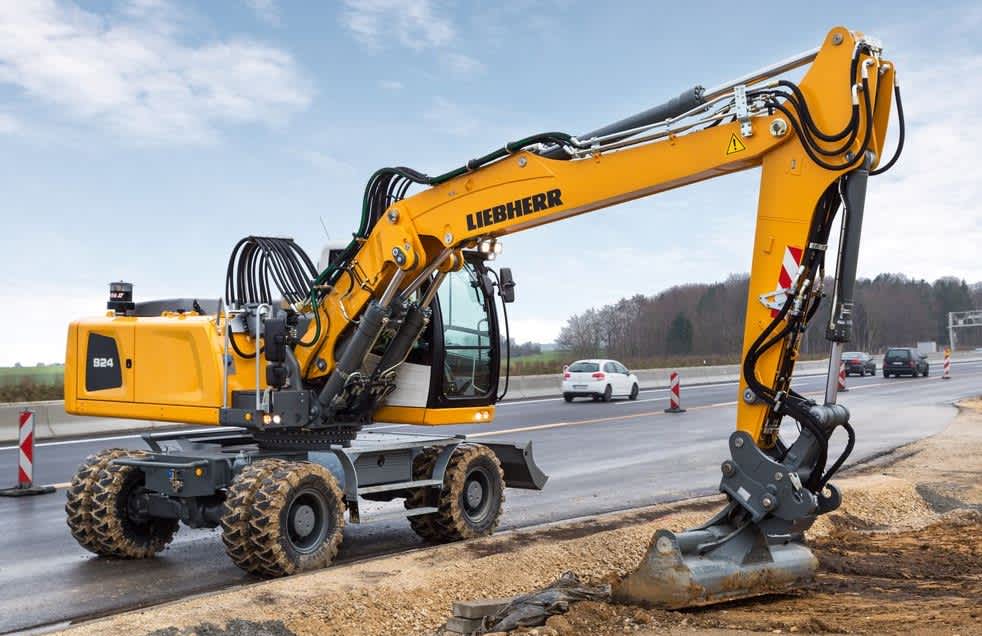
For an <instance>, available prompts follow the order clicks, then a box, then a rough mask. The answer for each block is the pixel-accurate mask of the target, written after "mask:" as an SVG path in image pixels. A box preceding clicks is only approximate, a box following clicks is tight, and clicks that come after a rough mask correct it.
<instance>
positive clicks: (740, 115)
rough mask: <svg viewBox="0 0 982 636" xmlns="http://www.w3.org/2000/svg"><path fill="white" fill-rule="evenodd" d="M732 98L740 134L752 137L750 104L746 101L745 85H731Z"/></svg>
mask: <svg viewBox="0 0 982 636" xmlns="http://www.w3.org/2000/svg"><path fill="white" fill-rule="evenodd" d="M733 99H734V101H735V103H736V117H737V120H739V122H740V134H741V135H742V136H744V137H753V135H754V129H753V126H752V125H751V124H750V106H749V104H748V103H747V87H746V85H744V84H738V85H737V86H734V87H733Z"/></svg>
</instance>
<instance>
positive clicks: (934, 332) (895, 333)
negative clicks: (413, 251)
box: [556, 274, 982, 364]
mask: <svg viewBox="0 0 982 636" xmlns="http://www.w3.org/2000/svg"><path fill="white" fill-rule="evenodd" d="M748 284H749V277H748V276H747V275H733V276H730V277H729V278H727V279H726V280H725V281H722V282H717V283H711V284H690V285H679V286H676V287H672V288H670V289H667V290H665V291H663V292H661V293H660V294H656V295H654V296H645V295H642V294H637V295H634V296H631V297H630V298H622V299H620V300H618V301H617V302H615V303H611V304H609V305H604V306H603V307H600V308H593V309H588V310H586V311H585V312H583V313H581V314H576V315H573V316H571V317H570V318H569V319H568V321H567V322H566V326H565V327H563V329H562V331H561V332H560V335H559V338H558V339H557V341H556V342H557V345H559V347H560V348H562V349H565V350H567V351H569V352H570V354H571V355H573V356H576V357H589V356H599V355H605V356H609V357H613V358H618V359H621V360H623V361H627V362H628V363H629V364H637V363H640V362H642V361H650V360H653V359H663V358H664V359H669V358H672V359H675V358H683V357H693V356H695V357H700V356H701V357H710V358H714V359H715V358H718V357H720V356H723V357H729V356H736V355H738V354H739V353H740V348H741V345H742V340H743V320H744V313H745V310H746V306H747V290H748ZM830 289H831V281H828V282H827V285H826V290H827V291H828V290H830ZM830 305H831V302H830V300H829V299H828V298H826V299H825V300H824V301H823V302H822V305H821V308H820V309H819V311H818V313H817V314H816V315H815V317H814V318H813V320H812V322H811V324H810V325H809V327H808V331H807V332H806V334H805V338H804V341H803V343H802V353H805V354H821V353H823V352H825V351H827V350H828V348H829V343H828V342H827V341H826V340H825V325H826V324H828V320H829V312H830ZM977 308H978V309H982V283H977V284H975V285H973V286H971V287H970V286H969V285H968V284H966V283H965V281H964V280H960V279H958V278H954V277H944V278H939V279H938V280H936V281H934V282H933V283H929V282H927V281H924V280H916V279H912V278H909V277H907V276H905V275H903V274H880V275H879V276H877V277H876V278H872V279H859V280H857V281H856V289H855V307H854V315H853V340H852V344H851V345H850V346H849V348H850V349H858V350H863V351H868V352H870V353H882V352H883V350H885V349H886V348H887V347H890V346H914V345H915V344H916V343H917V342H919V341H929V340H933V341H936V342H937V343H938V345H939V346H943V345H945V344H947V342H948V312H949V311H963V310H967V309H977ZM963 331H964V332H963V333H959V334H958V345H959V348H962V347H969V346H971V347H975V346H980V344H982V329H975V330H963ZM973 331H975V332H978V333H972V332H973Z"/></svg>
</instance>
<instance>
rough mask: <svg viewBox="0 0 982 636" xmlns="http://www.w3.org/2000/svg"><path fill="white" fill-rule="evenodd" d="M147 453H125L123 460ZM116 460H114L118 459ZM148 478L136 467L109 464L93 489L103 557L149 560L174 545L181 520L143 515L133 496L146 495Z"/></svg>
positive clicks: (97, 535)
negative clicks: (171, 543) (171, 544)
mask: <svg viewBox="0 0 982 636" xmlns="http://www.w3.org/2000/svg"><path fill="white" fill-rule="evenodd" d="M146 456H147V453H145V452H143V451H125V452H123V453H121V454H120V455H118V456H117V457H116V458H119V457H135V458H141V457H146ZM116 458H114V459H116ZM145 481H146V476H145V475H144V473H143V471H142V470H140V469H139V468H137V467H135V466H122V465H119V464H112V463H108V462H107V463H106V465H105V466H104V467H103V468H102V470H100V471H99V473H98V475H97V476H96V481H95V484H94V485H93V488H92V509H91V514H92V532H93V534H94V538H95V546H96V550H94V552H95V553H96V554H99V555H101V556H114V557H119V558H123V559H148V558H150V557H152V556H154V555H155V554H157V553H158V552H160V551H162V550H163V549H164V548H166V547H167V546H168V544H170V542H171V541H172V540H173V539H174V534H175V533H176V532H177V528H178V525H179V522H178V520H177V519H162V518H159V517H149V516H146V515H145V514H141V511H139V510H137V509H136V508H135V507H134V506H133V497H134V496H135V495H139V494H141V492H144V484H145Z"/></svg>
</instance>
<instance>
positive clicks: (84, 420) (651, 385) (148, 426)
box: [0, 351, 982, 442]
mask: <svg viewBox="0 0 982 636" xmlns="http://www.w3.org/2000/svg"><path fill="white" fill-rule="evenodd" d="M928 359H929V360H930V361H931V363H932V365H940V364H941V363H942V361H943V359H944V354H943V353H940V352H939V353H937V354H930V355H928ZM952 359H953V360H954V361H955V362H971V361H975V360H982V356H980V355H979V354H978V353H977V352H972V351H965V352H956V353H955V354H954V355H953V356H952ZM828 364H829V363H828V360H827V359H825V360H807V361H804V362H799V363H798V366H797V368H796V369H795V375H796V376H799V377H800V376H808V375H822V374H824V373H825V371H826V369H828ZM879 364H880V363H878V366H877V368H879ZM936 369H937V372H938V373H940V372H941V368H940V366H936ZM672 371H678V373H679V375H681V377H682V383H683V385H685V386H686V387H689V386H693V385H699V384H714V383H719V382H734V381H736V380H737V379H739V377H740V365H737V364H724V365H706V366H698V367H679V368H672V369H668V368H665V369H641V370H636V371H634V373H635V375H637V376H638V382H639V384H640V385H641V388H642V389H643V390H644V389H660V388H668V386H669V382H670V379H669V376H670V374H671V372H672ZM561 377H562V376H561V375H560V374H558V373H550V374H547V375H521V376H513V377H512V378H511V381H510V383H509V388H508V396H507V399H509V400H520V399H527V398H541V397H549V396H556V397H559V394H560V392H559V388H560V386H559V385H560V382H561ZM25 407H30V408H32V409H34V410H35V412H36V413H37V420H36V423H35V437H36V438H37V439H52V438H64V437H78V436H81V435H92V434H97V433H121V432H127V431H137V430H155V429H169V428H174V427H175V424H174V423H173V422H151V421H146V420H124V419H112V418H96V417H84V416H77V415H69V414H67V413H65V404H64V402H62V401H60V400H52V401H48V402H29V403H15V404H0V442H10V441H16V440H17V414H18V413H19V412H20V411H21V410H23V409H24V408H25Z"/></svg>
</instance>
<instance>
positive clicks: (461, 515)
mask: <svg viewBox="0 0 982 636" xmlns="http://www.w3.org/2000/svg"><path fill="white" fill-rule="evenodd" d="M431 474H432V473H431ZM426 490H429V491H430V493H431V494H430V495H429V497H432V499H430V500H429V501H430V503H428V504H424V505H435V506H436V507H437V508H439V510H438V511H437V512H434V513H430V514H427V515H418V516H415V517H410V518H409V520H410V523H411V524H412V525H413V530H415V531H416V533H417V534H418V535H420V536H421V537H422V538H423V539H425V540H427V541H430V542H434V543H446V542H449V541H460V540H462V539H473V538H476V537H486V536H488V535H490V534H492V533H493V532H494V530H495V528H497V527H498V522H499V521H500V520H501V511H502V508H503V506H504V502H505V474H504V471H503V470H501V464H500V463H499V462H498V457H497V456H496V455H495V454H494V451H492V450H491V449H490V448H488V447H487V446H481V445H480V444H461V445H459V446H457V448H455V449H454V451H453V455H452V456H451V457H450V463H449V464H448V465H447V470H446V472H445V473H444V475H443V487H442V488H441V490H440V491H439V493H437V491H436V489H433V488H429V489H426ZM421 499H424V500H425V497H421ZM408 505H409V502H407V506H408ZM420 529H423V531H422V532H421V531H420Z"/></svg>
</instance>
